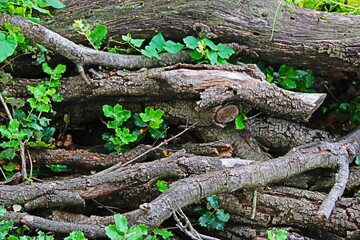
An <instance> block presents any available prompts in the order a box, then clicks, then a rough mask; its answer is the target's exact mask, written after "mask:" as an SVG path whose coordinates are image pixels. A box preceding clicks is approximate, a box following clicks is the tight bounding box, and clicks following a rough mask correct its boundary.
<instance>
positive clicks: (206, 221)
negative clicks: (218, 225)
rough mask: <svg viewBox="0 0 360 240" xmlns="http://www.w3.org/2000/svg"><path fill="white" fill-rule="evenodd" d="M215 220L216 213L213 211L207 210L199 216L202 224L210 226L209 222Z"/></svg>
mask: <svg viewBox="0 0 360 240" xmlns="http://www.w3.org/2000/svg"><path fill="white" fill-rule="evenodd" d="M214 220H215V216H214V214H212V213H211V212H207V213H204V214H203V215H201V217H200V218H199V224H200V226H203V227H208V228H209V223H211V222H214Z"/></svg>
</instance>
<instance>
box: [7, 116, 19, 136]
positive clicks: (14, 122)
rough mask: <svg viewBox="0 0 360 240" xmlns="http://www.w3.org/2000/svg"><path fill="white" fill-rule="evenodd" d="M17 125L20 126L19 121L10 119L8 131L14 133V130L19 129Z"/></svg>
mask: <svg viewBox="0 0 360 240" xmlns="http://www.w3.org/2000/svg"><path fill="white" fill-rule="evenodd" d="M19 126H20V123H19V121H18V120H16V119H12V120H10V122H9V125H8V129H9V131H10V132H13V133H15V132H17V131H18V130H19Z"/></svg>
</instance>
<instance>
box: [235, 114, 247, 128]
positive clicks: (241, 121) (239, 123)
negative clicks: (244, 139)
mask: <svg viewBox="0 0 360 240" xmlns="http://www.w3.org/2000/svg"><path fill="white" fill-rule="evenodd" d="M244 120H245V116H244V115H239V116H237V117H236V118H235V128H236V129H239V130H242V129H244V128H245V124H244Z"/></svg>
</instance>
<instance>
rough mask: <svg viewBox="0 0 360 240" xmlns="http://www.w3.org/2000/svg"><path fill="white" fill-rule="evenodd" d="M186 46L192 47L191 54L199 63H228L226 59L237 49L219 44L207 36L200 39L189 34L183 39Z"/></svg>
mask: <svg viewBox="0 0 360 240" xmlns="http://www.w3.org/2000/svg"><path fill="white" fill-rule="evenodd" d="M183 40H184V43H185V44H186V47H187V48H189V49H192V50H193V51H192V53H190V56H191V57H192V58H193V59H194V60H196V61H198V63H210V64H226V63H228V62H227V61H226V60H227V59H229V58H230V57H231V55H233V54H234V53H235V51H234V50H233V49H232V48H231V47H228V46H226V45H224V44H222V43H219V44H218V45H216V44H214V42H213V41H211V40H210V39H207V38H203V39H198V38H195V37H192V36H188V37H186V38H184V39H183Z"/></svg>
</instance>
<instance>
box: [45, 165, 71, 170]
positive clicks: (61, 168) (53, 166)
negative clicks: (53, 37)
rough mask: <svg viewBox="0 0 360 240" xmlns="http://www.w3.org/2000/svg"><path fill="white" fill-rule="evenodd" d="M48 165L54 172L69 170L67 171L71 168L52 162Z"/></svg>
mask: <svg viewBox="0 0 360 240" xmlns="http://www.w3.org/2000/svg"><path fill="white" fill-rule="evenodd" d="M46 167H47V168H49V169H50V170H51V171H53V172H67V171H69V168H68V166H66V165H54V164H50V165H46Z"/></svg>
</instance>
